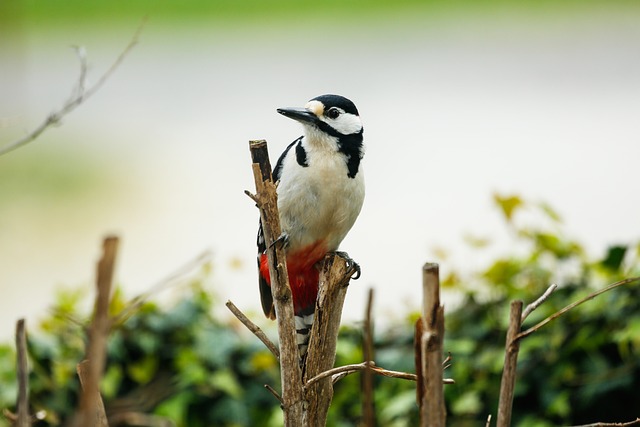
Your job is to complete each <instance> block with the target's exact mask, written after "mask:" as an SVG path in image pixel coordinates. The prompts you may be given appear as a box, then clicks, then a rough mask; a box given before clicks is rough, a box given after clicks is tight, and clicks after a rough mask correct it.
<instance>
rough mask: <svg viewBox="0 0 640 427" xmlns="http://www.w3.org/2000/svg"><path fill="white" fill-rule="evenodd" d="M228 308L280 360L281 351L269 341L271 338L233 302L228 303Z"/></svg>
mask: <svg viewBox="0 0 640 427" xmlns="http://www.w3.org/2000/svg"><path fill="white" fill-rule="evenodd" d="M226 306H227V308H228V309H229V310H230V311H231V312H232V313H233V315H234V316H236V317H237V318H238V320H239V321H240V322H242V324H243V325H244V326H246V327H247V329H249V330H250V331H251V332H252V333H253V335H255V336H256V337H258V339H259V340H260V341H262V343H263V344H264V345H265V346H267V348H268V349H269V351H270V352H271V353H273V355H274V356H275V357H276V358H277V359H280V350H278V346H277V345H275V344H274V343H273V342H272V341H271V340H270V339H269V337H267V335H266V334H265V333H264V332H263V331H262V329H260V327H259V326H258V325H256V324H255V323H253V322H252V321H251V320H250V319H249V318H248V317H247V316H245V315H244V313H243V312H242V311H240V309H239V308H238V307H236V305H235V304H234V303H232V302H231V301H227V303H226Z"/></svg>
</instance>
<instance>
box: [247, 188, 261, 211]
mask: <svg viewBox="0 0 640 427" xmlns="http://www.w3.org/2000/svg"><path fill="white" fill-rule="evenodd" d="M244 194H246V195H247V196H249V198H250V199H251V200H253V201H254V202H255V203H256V206H257V207H260V200H258V197H257V196H256V195H255V194H253V193H252V192H251V191H249V190H244Z"/></svg>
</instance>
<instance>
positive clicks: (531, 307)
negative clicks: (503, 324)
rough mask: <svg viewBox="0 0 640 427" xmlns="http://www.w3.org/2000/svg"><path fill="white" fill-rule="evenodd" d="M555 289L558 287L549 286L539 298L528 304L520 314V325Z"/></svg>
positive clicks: (554, 285)
mask: <svg viewBox="0 0 640 427" xmlns="http://www.w3.org/2000/svg"><path fill="white" fill-rule="evenodd" d="M556 289H558V285H556V284H555V283H554V284H552V285H551V286H549V287H548V288H547V290H546V291H544V293H543V294H542V295H541V296H540V298H538V299H537V300H535V301H534V302H532V303H531V304H529V305H528V306H527V307H526V308H525V309H524V311H523V312H522V318H521V319H520V323H523V322H524V320H525V319H526V318H527V317H528V316H529V315H530V314H531V313H532V312H533V310H535V309H536V308H538V307H540V305H541V304H542V303H543V302H545V301H546V300H547V298H549V296H551V294H552V293H553V291H555V290H556Z"/></svg>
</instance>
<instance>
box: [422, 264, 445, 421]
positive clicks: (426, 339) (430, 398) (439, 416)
mask: <svg viewBox="0 0 640 427" xmlns="http://www.w3.org/2000/svg"><path fill="white" fill-rule="evenodd" d="M422 273H423V276H422V279H423V282H422V286H423V289H422V290H423V296H424V306H423V310H424V313H423V316H422V318H423V321H424V325H423V326H424V332H423V334H422V338H421V346H422V375H423V376H424V384H425V392H424V394H423V396H422V399H423V402H422V405H421V412H420V420H421V425H422V426H428V427H444V426H445V423H446V417H447V413H446V409H445V405H444V389H443V383H442V378H443V369H442V358H443V351H442V343H443V339H444V307H443V306H442V305H440V277H439V266H438V264H433V263H427V264H425V265H424V267H423V269H422Z"/></svg>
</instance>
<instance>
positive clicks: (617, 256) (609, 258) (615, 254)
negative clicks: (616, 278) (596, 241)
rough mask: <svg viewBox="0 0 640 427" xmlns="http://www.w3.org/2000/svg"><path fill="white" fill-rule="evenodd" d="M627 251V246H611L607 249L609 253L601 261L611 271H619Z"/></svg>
mask: <svg viewBox="0 0 640 427" xmlns="http://www.w3.org/2000/svg"><path fill="white" fill-rule="evenodd" d="M626 253H627V247H626V246H621V245H620V246H610V247H609V249H608V250H607V255H606V256H605V258H604V259H603V260H602V261H601V262H600V264H602V266H603V267H604V268H606V269H608V270H610V271H613V272H615V271H619V270H620V266H621V265H622V261H624V256H625V255H626Z"/></svg>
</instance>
